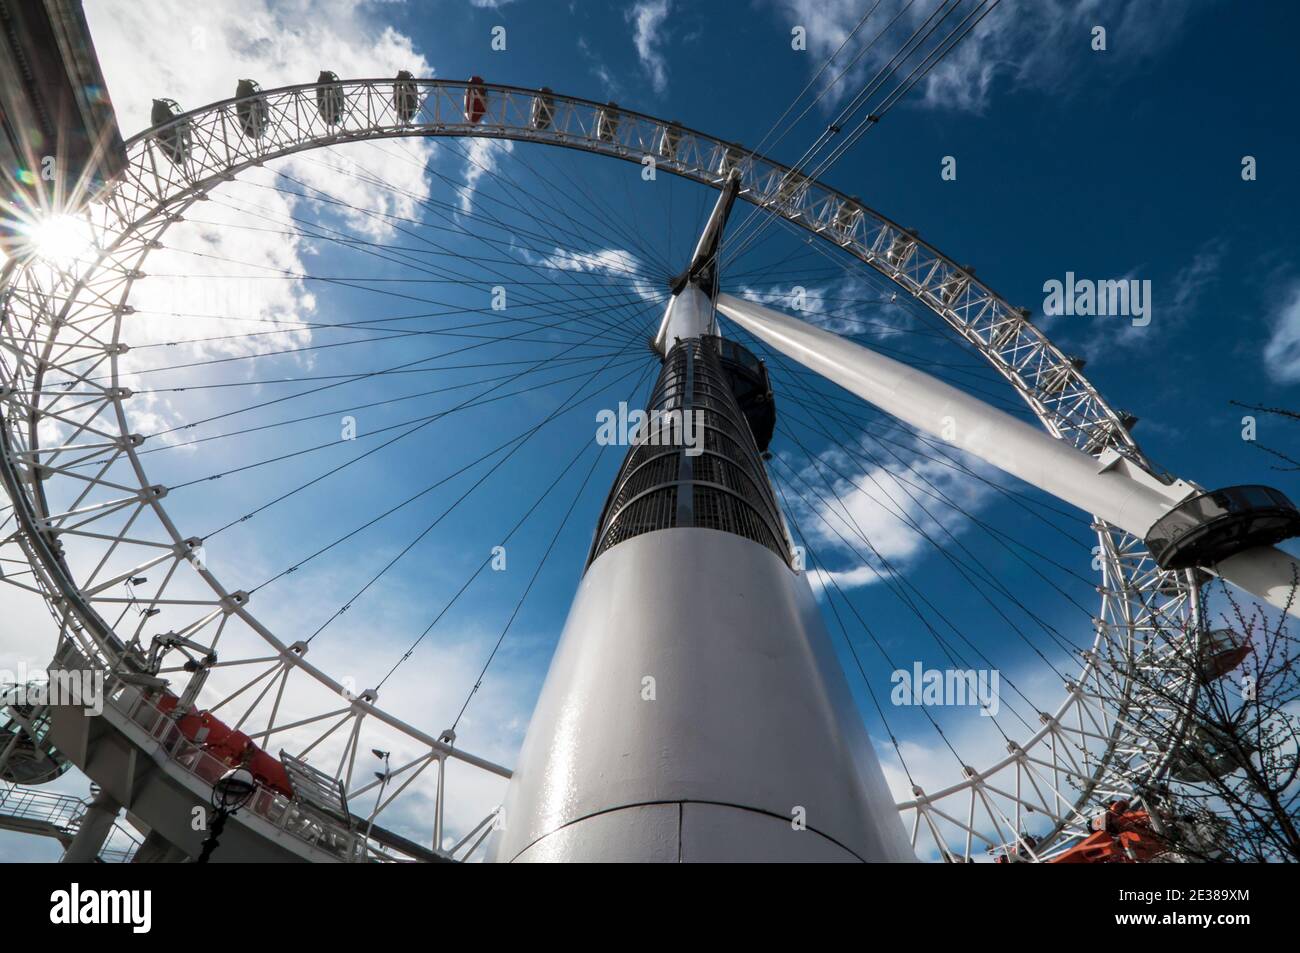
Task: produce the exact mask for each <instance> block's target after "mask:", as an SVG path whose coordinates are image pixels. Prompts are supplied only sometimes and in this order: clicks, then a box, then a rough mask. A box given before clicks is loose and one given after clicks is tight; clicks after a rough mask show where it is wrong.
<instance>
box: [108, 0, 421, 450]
mask: <svg viewBox="0 0 1300 953" xmlns="http://www.w3.org/2000/svg"><path fill="white" fill-rule="evenodd" d="M370 10H371V6H370V5H368V4H357V3H352V2H349V0H324V2H309V0H288V2H282V3H272V2H270V0H253V2H249V3H245V4H240V5H239V6H238V7H236V6H234V5H230V4H219V3H218V4H203V5H194V4H191V3H187V2H185V0H159V2H156V3H151V4H140V3H134V2H130V0H93V2H90V3H87V4H86V15H87V19H88V21H89V24H90V28H91V33H92V36H93V38H94V41H95V47H96V51H97V53H98V55H99V59H100V63H101V66H102V68H103V71H104V77H105V81H106V83H107V85H108V88H109V94H110V95H111V96H112V99H113V105H114V108H115V110H116V113H117V117H118V123H119V125H120V126H121V128H122V131H123V135H124V136H127V137H129V136H131V135H133V134H134V133H135V132H136V131H138V130H141V129H144V128H146V127H148V126H149V124H150V110H151V104H152V100H153V99H154V98H156V97H164V96H165V97H168V98H171V99H175V100H176V101H177V102H178V103H180V105H181V108H182V109H193V108H196V107H199V106H202V105H203V104H205V103H209V102H214V101H217V100H222V99H227V98H229V97H230V96H231V95H233V93H234V91H235V84H236V83H237V81H238V80H239V79H242V78H251V79H255V80H257V81H258V82H259V83H260V84H261V85H262V87H263V88H264V89H271V88H274V87H277V86H283V85H289V84H293V83H302V82H308V81H313V80H315V78H316V76H317V74H318V73H319V72H320V71H321V69H322V68H328V69H332V70H333V71H334V72H336V73H338V74H339V75H340V76H342V77H344V78H353V77H367V76H382V75H393V74H395V73H396V71H397V70H398V69H409V70H412V71H413V72H415V73H416V74H417V75H421V76H431V75H433V69H432V67H431V66H430V64H429V62H428V61H427V60H426V59H425V57H424V56H423V55H421V54H420V53H418V52H416V50H415V48H414V45H413V42H412V40H411V39H410V38H409V37H406V36H403V35H402V34H400V33H398V32H396V31H395V30H393V29H392V28H391V27H388V26H384V25H383V24H382V22H381V21H380V20H379V19H378V18H373V17H371V16H369V15H368V13H369V11H370ZM433 148H434V147H433V145H432V143H431V142H430V141H428V140H420V141H417V142H414V143H387V144H382V145H378V146H376V145H371V144H368V143H354V144H349V145H345V146H339V147H333V148H331V149H329V150H321V151H317V152H314V153H304V154H300V155H297V156H293V157H290V158H288V159H284V160H280V161H277V162H275V163H273V164H272V166H273V167H270V166H268V167H267V168H254V169H249V170H246V171H245V172H243V173H241V175H240V177H239V179H237V180H236V181H234V182H231V183H228V184H226V185H224V186H223V187H222V188H220V189H217V190H215V191H214V193H213V201H210V202H204V203H200V204H199V205H197V206H195V207H194V208H192V209H191V210H190V212H189V213H188V214H187V216H186V218H187V221H186V223H185V224H182V225H179V226H175V227H173V228H172V229H171V230H170V231H169V232H168V233H167V235H166V236H165V239H164V243H165V245H166V247H165V248H164V249H162V250H159V251H155V252H154V253H153V254H152V255H151V256H150V258H149V260H148V262H147V265H146V268H145V271H146V273H148V274H149V275H151V277H150V278H149V279H148V280H145V281H142V282H139V283H137V284H136V285H135V287H134V289H133V292H132V298H131V303H132V305H133V306H134V307H135V308H136V309H137V310H138V311H139V312H140V315H139V317H138V319H136V320H134V321H133V322H132V323H131V326H130V334H131V336H130V339H129V340H128V343H129V344H131V345H132V347H133V348H135V349H137V350H135V351H133V361H132V363H133V366H134V367H135V368H136V369H137V370H139V369H143V368H145V367H147V366H149V365H150V364H153V365H157V364H158V363H160V362H159V361H158V359H157V355H158V354H159V353H160V351H159V350H157V349H152V350H144V351H142V350H138V349H139V348H141V347H143V346H147V345H151V344H159V343H163V342H170V341H177V340H194V339H198V338H215V337H223V336H224V337H227V338H228V339H227V340H224V341H217V342H207V343H202V344H187V345H183V346H180V347H174V348H168V349H166V351H165V353H166V354H167V357H168V360H167V361H166V363H169V364H180V363H183V362H186V361H198V360H207V359H212V358H217V357H232V356H239V355H242V354H251V353H259V352H267V351H273V350H281V349H284V348H286V347H295V346H297V347H301V346H305V345H307V344H309V343H310V341H311V332H310V330H308V329H307V328H306V327H305V325H306V323H307V322H309V321H311V320H312V318H313V313H314V311H315V305H316V301H315V297H314V296H313V295H312V294H311V293H310V291H309V290H308V288H307V286H306V284H305V283H304V282H302V281H296V280H283V279H282V275H281V278H280V279H274V278H271V277H269V276H272V275H276V274H277V273H285V272H287V273H296V274H301V273H308V272H309V271H310V269H309V267H308V266H307V264H306V262H305V259H304V255H305V254H306V253H307V251H308V250H309V248H310V243H309V242H308V240H306V239H305V238H303V236H302V235H301V234H300V233H297V226H295V225H294V223H293V221H292V217H293V216H295V215H296V216H298V217H301V218H308V219H312V218H316V217H318V216H323V217H325V218H326V220H332V221H335V222H336V224H337V225H338V226H341V227H343V228H346V229H349V230H351V231H354V232H359V233H361V234H362V235H364V236H365V237H367V238H370V239H372V240H377V239H382V238H384V237H386V236H387V235H389V234H391V233H392V231H393V225H392V223H391V221H389V220H388V217H402V218H409V217H413V216H415V215H416V214H417V212H418V205H419V202H420V201H422V200H424V199H427V197H428V196H429V194H430V184H429V181H428V177H427V176H426V175H425V169H424V167H425V164H426V163H427V161H428V159H429V157H430V156H431V155H432V153H433ZM279 173H283V174H284V175H287V176H292V178H293V179H294V180H296V181H297V182H299V183H302V185H297V184H295V183H294V182H291V181H289V180H288V179H286V178H284V177H283V176H282V175H280V174H279ZM381 183H382V184H381ZM285 190H291V191H301V192H303V193H304V194H306V195H308V196H313V198H310V199H307V198H297V197H296V196H294V195H290V194H286V191H285ZM322 193H323V194H322ZM326 196H327V197H328V198H329V199H331V200H334V202H336V203H342V204H329V205H328V206H321V205H320V204H318V202H317V201H316V200H317V199H321V198H324V197H326ZM322 208H324V209H326V210H327V211H324V212H323V211H322ZM255 229H260V230H255ZM285 232H288V234H285ZM196 253H197V254H196ZM238 263H246V264H238ZM240 275H242V276H248V280H243V281H240V280H234V279H233V278H232V276H240ZM177 313H179V314H181V315H183V317H177V316H176V314H177ZM196 316H197V317H196ZM232 317H233V318H237V319H239V320H240V321H242V322H245V323H241V324H239V325H237V326H236V327H237V328H238V329H239V330H253V331H262V330H277V331H281V332H283V333H277V334H268V335H259V336H257V337H252V338H248V337H240V338H234V339H229V335H230V333H231V329H232V325H231V324H230V323H229V319H230V318H232ZM250 322H251V323H250ZM258 322H261V326H260V327H259V326H258ZM269 322H277V323H269ZM303 360H304V361H306V362H308V363H309V357H307V356H304V357H303ZM244 366H245V367H246V368H247V369H248V371H249V372H250V373H251V371H252V368H253V366H254V364H253V362H247V363H246V364H245V365H244ZM127 370H128V372H129V370H130V367H128V368H127ZM157 381H158V378H156V377H153V378H146V377H135V378H132V379H130V380H128V381H127V384H128V386H131V387H132V388H133V389H136V390H137V391H139V390H142V389H147V388H148V387H149V386H151V385H153V384H156V383H157ZM132 413H133V419H132V423H133V426H135V427H136V429H138V430H139V431H140V432H143V433H150V432H155V431H158V430H162V429H166V428H167V427H168V426H171V425H172V424H174V423H175V422H176V419H177V414H176V413H175V412H174V411H173V409H172V407H171V405H170V403H169V402H168V401H167V400H166V399H165V398H163V397H158V396H155V395H148V394H141V395H140V396H139V397H138V398H137V399H136V400H135V401H134V402H133V406H132Z"/></svg>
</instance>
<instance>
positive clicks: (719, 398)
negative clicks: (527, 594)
mask: <svg viewBox="0 0 1300 953" xmlns="http://www.w3.org/2000/svg"><path fill="white" fill-rule="evenodd" d="M737 187H738V180H736V179H732V180H731V181H729V182H728V183H727V184H726V185H725V186H724V188H723V194H722V197H721V198H720V199H719V201H718V205H717V207H716V208H715V209H714V212H713V215H712V216H711V217H710V219H709V224H708V226H707V227H706V229H705V232H704V235H703V237H702V238H701V240H700V243H699V246H698V247H697V248H696V252H695V256H694V258H693V259H692V262H691V264H690V266H689V267H688V268H687V269H686V271H684V272H683V273H682V275H681V276H680V277H679V278H678V279H677V280H676V281H675V282H674V285H673V292H674V293H673V297H672V300H671V302H670V304H669V305H668V309H667V311H666V313H665V315H664V320H663V323H662V325H661V327H660V330H659V333H658V335H657V336H656V339H655V345H656V349H657V350H658V351H659V353H660V354H661V355H662V356H663V359H664V365H663V370H662V371H661V372H660V376H659V381H658V383H657V384H656V387H655V390H654V392H653V394H652V396H651V398H650V402H649V408H648V409H649V410H651V411H660V412H665V413H672V412H675V413H678V414H681V415H687V416H691V417H692V418H693V419H696V420H698V421H699V422H700V425H701V426H700V431H699V433H698V437H699V438H700V441H699V443H697V444H696V445H695V446H694V447H691V446H680V445H674V444H673V443H671V442H669V443H664V442H662V441H659V442H655V441H653V440H647V441H642V442H639V443H636V444H634V445H633V446H632V447H631V449H630V450H629V452H628V455H627V459H626V461H625V462H624V464H623V467H622V469H621V470H620V472H619V475H618V477H617V479H616V480H615V482H614V486H613V488H612V490H611V492H610V495H609V499H608V502H607V503H606V505H605V510H604V512H603V513H602V515H601V519H600V524H599V525H598V527H597V531H596V538H595V541H594V543H593V545H592V552H591V558H590V561H589V562H588V565H587V571H586V574H585V575H584V576H583V579H582V583H581V585H580V586H579V588H578V593H577V596H576V597H575V599H574V602H573V607H572V609H571V610H570V612H569V618H568V622H567V623H566V624H565V627H564V633H563V635H562V636H561V639H560V644H559V647H558V648H557V649H556V652H555V656H554V658H553V659H552V662H551V668H550V671H549V672H548V674H547V676H546V683H545V685H544V686H543V688H542V693H541V697H540V698H539V700H538V703H537V708H536V710H535V711H534V713H533V719H532V722H531V724H530V725H529V728H528V734H527V737H526V738H525V741H524V745H523V749H522V751H521V752H520V756H519V762H518V766H517V767H516V769H515V772H514V775H513V777H512V779H511V782H510V788H509V791H508V792H507V795H506V800H505V804H504V808H503V822H502V829H501V830H499V831H498V832H497V833H496V834H495V835H494V837H495V841H494V846H493V857H494V858H495V859H496V860H499V861H649V860H662V861H759V860H775V861H855V860H857V861H910V860H914V859H915V856H914V854H913V852H912V848H911V846H910V844H909V843H908V839H907V836H906V834H905V832H904V829H903V825H902V822H901V820H900V818H899V815H898V811H897V808H896V807H895V800H894V798H893V797H892V796H891V794H890V791H889V789H888V786H887V785H886V783H885V778H884V774H883V772H882V771H881V768H880V764H879V763H878V762H877V760H876V757H875V753H874V751H873V750H872V746H871V742H870V740H869V739H868V737H867V733H866V731H865V730H864V728H863V724H862V718H861V715H860V713H859V712H858V710H857V707H856V705H855V703H854V700H853V697H852V695H851V693H850V691H849V687H848V684H847V682H846V681H845V679H844V675H843V673H842V671H841V667H840V664H839V661H838V660H837V658H836V657H835V652H834V650H833V648H832V645H831V641H830V637H829V635H828V634H827V632H826V630H825V627H824V626H823V624H822V620H821V613H820V610H819V608H818V605H817V602H816V600H815V599H814V597H813V594H812V590H811V588H810V587H809V585H808V581H807V579H806V577H805V576H804V575H803V574H802V573H801V572H800V571H799V570H798V569H797V568H795V566H794V565H792V563H793V562H794V561H793V560H792V557H791V552H790V550H789V546H788V540H787V538H786V535H785V529H784V524H783V521H782V517H781V511H780V507H779V506H778V504H777V502H776V498H775V494H774V493H773V492H772V488H771V485H770V484H769V482H768V480H767V476H766V472H765V471H764V469H763V464H762V460H761V457H760V454H761V452H762V450H763V449H765V448H766V446H767V442H768V440H769V439H770V438H771V433H772V426H773V425H774V423H775V416H774V414H775V405H774V404H773V401H772V395H771V391H770V388H769V387H768V382H767V375H766V368H764V367H763V365H762V364H761V363H760V362H759V361H758V360H757V359H756V358H754V356H753V355H752V354H750V353H749V352H748V351H747V350H745V349H744V348H743V347H740V346H739V345H737V344H735V343H734V342H730V341H724V340H723V339H721V338H719V337H718V336H717V335H716V325H715V321H714V311H713V299H714V297H715V296H716V293H717V271H716V263H717V251H718V246H719V243H720V240H721V236H722V230H723V226H724V225H725V223H726V215H727V211H728V210H729V209H730V207H731V203H732V202H733V201H734V199H735V194H736V190H737ZM656 433H657V432H655V431H652V434H651V435H652V437H653V436H654V435H655V434H656Z"/></svg>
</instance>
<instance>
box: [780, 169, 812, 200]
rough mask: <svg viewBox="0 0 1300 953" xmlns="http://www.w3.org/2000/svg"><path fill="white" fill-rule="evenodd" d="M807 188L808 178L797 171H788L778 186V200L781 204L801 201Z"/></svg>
mask: <svg viewBox="0 0 1300 953" xmlns="http://www.w3.org/2000/svg"><path fill="white" fill-rule="evenodd" d="M807 189H808V180H807V179H805V178H804V177H803V176H802V175H800V174H799V173H797V172H794V171H790V172H787V173H786V174H785V175H783V176H782V177H781V184H780V185H779V186H777V189H776V200H777V202H779V203H780V204H781V205H793V204H795V203H796V202H798V201H799V199H800V198H801V197H802V196H803V193H804V192H805V191H807Z"/></svg>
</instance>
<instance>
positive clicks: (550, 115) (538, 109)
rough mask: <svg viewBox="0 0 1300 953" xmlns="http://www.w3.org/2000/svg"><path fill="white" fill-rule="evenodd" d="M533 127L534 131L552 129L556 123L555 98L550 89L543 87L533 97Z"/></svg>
mask: <svg viewBox="0 0 1300 953" xmlns="http://www.w3.org/2000/svg"><path fill="white" fill-rule="evenodd" d="M531 121H532V125H533V128H534V129H550V128H551V126H552V125H553V124H554V123H555V97H554V96H552V95H551V90H550V87H547V86H543V87H542V88H541V89H540V90H538V92H537V95H536V96H534V97H533V115H532V120H531Z"/></svg>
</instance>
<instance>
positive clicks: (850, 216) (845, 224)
mask: <svg viewBox="0 0 1300 953" xmlns="http://www.w3.org/2000/svg"><path fill="white" fill-rule="evenodd" d="M860 218H862V206H861V205H860V204H859V200H858V197H857V196H856V195H855V196H853V198H851V199H849V200H848V201H847V202H841V203H840V206H839V208H837V209H836V210H835V226H836V227H837V228H838V229H839V230H840V231H842V232H851V231H853V227H854V226H855V225H857V224H858V220H859V219H860Z"/></svg>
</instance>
